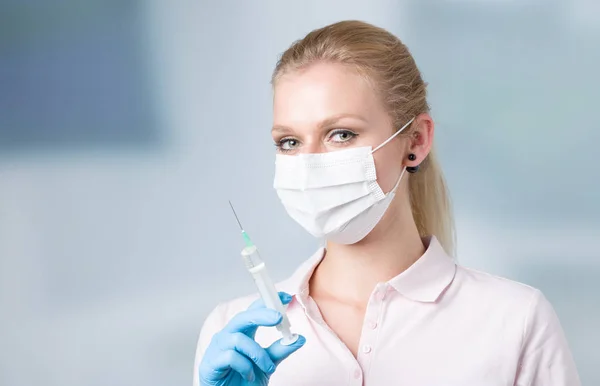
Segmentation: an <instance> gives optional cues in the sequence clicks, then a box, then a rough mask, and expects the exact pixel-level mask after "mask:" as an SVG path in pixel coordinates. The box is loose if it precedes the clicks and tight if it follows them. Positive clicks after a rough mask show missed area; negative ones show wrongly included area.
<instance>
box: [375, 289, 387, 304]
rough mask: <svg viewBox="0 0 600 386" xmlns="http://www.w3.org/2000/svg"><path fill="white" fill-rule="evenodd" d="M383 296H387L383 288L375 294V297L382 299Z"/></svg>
mask: <svg viewBox="0 0 600 386" xmlns="http://www.w3.org/2000/svg"><path fill="white" fill-rule="evenodd" d="M383 298H385V292H383V290H379V292H377V293H376V294H375V299H377V300H379V301H382V300H383Z"/></svg>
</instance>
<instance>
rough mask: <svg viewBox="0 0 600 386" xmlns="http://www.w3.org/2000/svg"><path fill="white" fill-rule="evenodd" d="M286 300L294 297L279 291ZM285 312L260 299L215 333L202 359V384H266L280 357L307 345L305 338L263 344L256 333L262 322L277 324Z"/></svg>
mask: <svg viewBox="0 0 600 386" xmlns="http://www.w3.org/2000/svg"><path fill="white" fill-rule="evenodd" d="M279 298H280V299H281V302H282V303H283V304H288V303H289V302H290V301H291V300H292V297H291V296H290V295H288V294H286V293H284V292H279ZM281 319H282V315H281V314H280V313H279V312H277V311H275V310H272V309H270V308H266V307H265V305H264V304H263V302H262V299H259V300H257V301H255V302H254V303H252V304H251V305H250V307H248V309H247V310H246V311H242V312H240V313H239V314H237V315H236V316H234V317H233V318H232V319H231V321H230V322H229V323H228V324H227V325H226V326H225V327H224V328H223V330H221V331H219V332H218V333H216V334H215V335H214V336H213V338H212V340H211V342H210V344H209V345H208V348H207V349H206V352H205V353H204V357H203V358H202V362H200V366H199V376H200V385H203V386H209V385H210V386H217V385H218V386H241V385H255V386H258V385H260V386H265V385H268V383H269V378H270V376H271V375H272V374H273V372H274V371H275V368H276V367H277V365H279V363H281V361H283V360H284V359H285V358H287V357H288V356H289V355H290V354H292V353H293V352H295V351H296V350H298V349H299V348H300V347H302V346H303V345H304V343H305V342H306V339H305V338H304V337H303V336H299V337H298V340H297V341H296V342H295V343H293V344H291V345H289V346H284V345H282V344H281V343H280V340H278V341H276V342H275V343H273V344H272V345H271V346H269V347H268V348H266V349H265V348H262V347H261V346H260V345H259V344H258V343H256V341H254V336H255V334H256V330H257V329H258V327H260V326H275V325H277V324H279V322H281Z"/></svg>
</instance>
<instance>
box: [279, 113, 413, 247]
mask: <svg viewBox="0 0 600 386" xmlns="http://www.w3.org/2000/svg"><path fill="white" fill-rule="evenodd" d="M412 121H414V118H413V119H411V120H410V121H409V122H408V123H407V124H406V125H404V126H403V127H402V128H401V129H400V130H398V131H397V132H396V133H394V135H392V136H391V137H390V138H388V139H387V140H386V141H385V142H383V143H382V144H381V145H379V146H377V147H376V148H375V149H374V150H371V146H364V147H354V148H350V149H344V150H339V151H332V152H329V153H316V154H300V155H283V154H277V156H276V160H275V182H274V187H275V189H276V190H277V195H278V196H279V198H280V199H281V202H282V203H283V206H284V207H285V209H286V211H287V213H288V214H289V215H290V216H291V217H292V218H293V219H294V220H296V222H298V223H299V224H300V225H301V226H302V227H303V228H304V229H306V230H307V231H308V232H309V233H310V234H312V235H313V236H315V237H322V238H325V239H326V240H329V241H332V242H334V243H338V244H354V243H356V242H358V241H360V240H362V239H363V238H364V237H365V236H366V235H367V234H369V232H371V231H372V230H373V228H375V226H376V225H377V223H378V222H379V221H380V220H381V218H382V217H383V215H384V214H385V211H386V210H387V208H388V207H389V206H390V203H391V202H392V200H393V198H394V195H395V192H396V189H397V188H398V185H399V184H400V180H401V179H402V176H403V175H404V171H405V170H406V168H404V169H402V173H400V177H399V178H398V181H397V182H396V185H395V186H394V188H393V189H392V190H391V191H390V192H389V193H388V194H385V193H383V191H382V190H381V187H380V186H379V184H378V183H377V173H376V171H375V160H374V159H373V153H374V152H375V151H377V150H379V149H381V148H382V147H383V146H384V145H386V144H387V143H388V142H389V141H391V140H392V139H393V138H395V137H396V136H397V135H398V134H400V132H402V130H404V129H405V128H406V127H408V125H410V124H411V123H412Z"/></svg>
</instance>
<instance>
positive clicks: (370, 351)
mask: <svg viewBox="0 0 600 386" xmlns="http://www.w3.org/2000/svg"><path fill="white" fill-rule="evenodd" d="M388 289H389V286H388V285H387V284H385V283H380V284H378V285H377V286H376V287H375V290H374V291H373V293H372V294H371V297H370V299H369V303H368V304H367V309H366V312H365V319H364V322H363V328H362V331H361V335H360V342H359V346H358V352H357V359H358V363H359V365H360V368H361V369H362V378H363V381H364V379H365V378H366V377H367V375H368V374H369V369H370V367H371V362H372V359H373V355H374V354H375V349H376V347H377V336H378V335H379V330H380V329H381V314H382V312H383V309H384V303H385V301H386V295H387V292H388Z"/></svg>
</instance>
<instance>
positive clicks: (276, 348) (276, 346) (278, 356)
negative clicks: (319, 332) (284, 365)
mask: <svg viewBox="0 0 600 386" xmlns="http://www.w3.org/2000/svg"><path fill="white" fill-rule="evenodd" d="M304 343H306V338H305V337H303V336H302V335H300V336H298V340H297V341H295V342H294V343H292V344H290V345H289V346H284V345H282V344H281V339H280V340H278V341H277V342H275V343H273V344H272V345H271V346H269V348H267V349H266V351H267V353H268V354H269V357H271V360H272V361H273V363H275V366H277V365H279V364H280V363H281V361H283V360H284V359H285V358H287V357H289V356H290V355H291V354H292V353H294V352H296V350H298V349H299V348H300V347H302V346H304Z"/></svg>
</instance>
